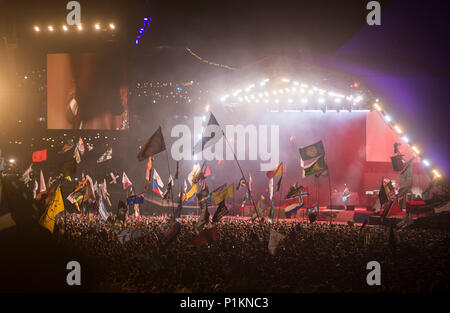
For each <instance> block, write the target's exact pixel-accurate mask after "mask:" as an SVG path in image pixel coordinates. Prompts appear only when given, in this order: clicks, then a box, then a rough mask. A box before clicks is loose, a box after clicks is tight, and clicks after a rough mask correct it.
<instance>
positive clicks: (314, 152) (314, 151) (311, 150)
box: [299, 140, 325, 167]
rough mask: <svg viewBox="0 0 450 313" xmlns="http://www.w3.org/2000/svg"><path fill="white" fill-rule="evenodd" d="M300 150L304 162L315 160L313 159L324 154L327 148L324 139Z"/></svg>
mask: <svg viewBox="0 0 450 313" xmlns="http://www.w3.org/2000/svg"><path fill="white" fill-rule="evenodd" d="M299 151H300V158H301V161H302V164H303V162H305V161H309V160H313V159H315V158H318V157H319V156H323V155H324V154H325V149H324V147H323V143H322V140H320V141H318V142H316V143H314V144H312V145H309V146H306V147H303V148H300V149H299ZM302 167H303V166H302Z"/></svg>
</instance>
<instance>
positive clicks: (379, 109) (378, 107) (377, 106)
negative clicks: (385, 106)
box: [373, 103, 381, 112]
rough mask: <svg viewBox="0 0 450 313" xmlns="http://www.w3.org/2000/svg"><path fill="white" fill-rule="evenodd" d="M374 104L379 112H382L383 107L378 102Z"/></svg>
mask: <svg viewBox="0 0 450 313" xmlns="http://www.w3.org/2000/svg"><path fill="white" fill-rule="evenodd" d="M373 106H374V107H375V109H376V110H377V111H378V112H381V107H380V106H379V105H378V103H375V104H374V105H373Z"/></svg>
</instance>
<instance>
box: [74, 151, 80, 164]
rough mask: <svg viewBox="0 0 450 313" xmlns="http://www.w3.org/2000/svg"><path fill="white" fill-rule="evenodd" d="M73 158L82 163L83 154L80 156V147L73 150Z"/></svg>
mask: <svg viewBox="0 0 450 313" xmlns="http://www.w3.org/2000/svg"><path fill="white" fill-rule="evenodd" d="M73 158H74V159H75V161H76V162H77V163H78V164H80V162H81V156H80V152H79V151H78V149H74V151H73Z"/></svg>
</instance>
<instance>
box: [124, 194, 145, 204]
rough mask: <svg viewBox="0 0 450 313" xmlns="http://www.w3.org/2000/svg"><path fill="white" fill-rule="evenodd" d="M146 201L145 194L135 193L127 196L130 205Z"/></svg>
mask: <svg viewBox="0 0 450 313" xmlns="http://www.w3.org/2000/svg"><path fill="white" fill-rule="evenodd" d="M143 203H144V195H143V194H141V195H133V196H130V197H128V198H127V204H128V206H130V207H132V206H133V205H135V204H143Z"/></svg>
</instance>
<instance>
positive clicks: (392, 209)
mask: <svg viewBox="0 0 450 313" xmlns="http://www.w3.org/2000/svg"><path fill="white" fill-rule="evenodd" d="M402 214H403V211H402V209H401V208H400V205H399V204H398V198H395V200H394V201H392V203H391V205H390V206H389V207H388V208H387V209H386V210H385V211H384V212H383V216H382V219H385V218H386V217H392V216H396V215H402Z"/></svg>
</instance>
